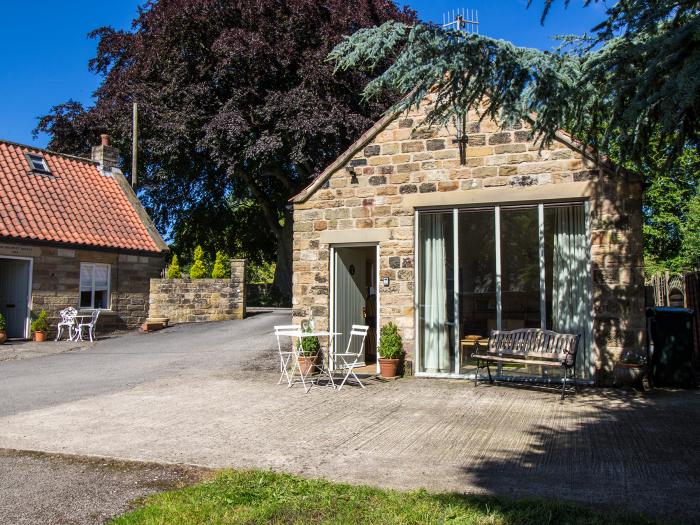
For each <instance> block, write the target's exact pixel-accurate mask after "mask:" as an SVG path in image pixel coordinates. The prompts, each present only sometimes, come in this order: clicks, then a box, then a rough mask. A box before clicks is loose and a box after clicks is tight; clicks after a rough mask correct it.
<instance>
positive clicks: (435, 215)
mask: <svg viewBox="0 0 700 525" xmlns="http://www.w3.org/2000/svg"><path fill="white" fill-rule="evenodd" d="M586 210H587V207H586V204H585V203H583V202H563V203H533V204H527V205H504V206H497V205H492V206H482V207H465V208H458V209H437V210H420V211H419V212H418V219H417V227H418V239H417V246H416V247H417V250H418V256H417V264H418V269H417V275H416V276H417V296H416V298H417V301H418V304H417V308H416V310H417V319H416V321H417V337H418V342H417V347H418V352H417V358H418V368H417V369H418V372H419V373H423V374H458V375H466V374H470V373H472V372H473V370H474V361H473V359H472V358H471V353H472V352H474V348H475V345H476V342H479V344H482V343H485V341H486V340H487V338H488V337H489V334H490V333H491V331H492V330H495V329H498V330H514V329H517V328H544V329H549V330H554V331H556V332H562V333H572V334H581V337H582V339H581V341H582V342H581V345H582V346H581V347H580V348H581V351H580V353H579V356H580V357H578V358H577V360H576V366H577V374H578V375H579V377H583V378H586V377H588V376H589V375H590V373H591V335H592V319H591V300H592V289H591V287H592V283H591V271H590V248H589V239H590V235H589V233H588V222H587V217H588V215H589V213H588V212H587V211H586ZM521 369H522V370H521ZM498 371H499V372H498V373H499V374H503V375H508V376H516V375H517V373H520V372H523V371H525V373H527V374H528V375H531V374H532V373H533V366H531V365H527V366H522V367H518V366H499V367H498ZM545 372H546V373H547V374H548V375H551V371H549V370H543V371H542V373H543V374H544V373H545Z"/></svg>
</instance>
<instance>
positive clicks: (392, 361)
mask: <svg viewBox="0 0 700 525" xmlns="http://www.w3.org/2000/svg"><path fill="white" fill-rule="evenodd" d="M378 353H379V373H380V374H381V376H382V377H396V374H397V371H398V369H399V364H400V363H401V359H402V358H403V354H404V352H403V342H402V341H401V336H400V335H399V329H398V327H397V326H396V325H395V324H394V323H393V322H389V323H387V324H385V325H384V326H382V329H381V331H380V335H379V349H378Z"/></svg>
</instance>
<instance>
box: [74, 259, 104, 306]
mask: <svg viewBox="0 0 700 525" xmlns="http://www.w3.org/2000/svg"><path fill="white" fill-rule="evenodd" d="M109 276H110V266H109V264H97V263H81V264H80V305H79V306H80V308H90V309H107V308H109Z"/></svg>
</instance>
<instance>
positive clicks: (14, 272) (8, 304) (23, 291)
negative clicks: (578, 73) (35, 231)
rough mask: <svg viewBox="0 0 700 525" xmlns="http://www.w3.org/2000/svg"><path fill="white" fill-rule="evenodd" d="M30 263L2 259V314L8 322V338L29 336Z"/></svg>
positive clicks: (0, 271) (0, 268)
mask: <svg viewBox="0 0 700 525" xmlns="http://www.w3.org/2000/svg"><path fill="white" fill-rule="evenodd" d="M28 300H29V261H26V260H22V259H3V258H0V313H2V315H4V316H5V320H6V321H7V337H10V338H23V337H26V336H27V316H28V314H29V308H28V306H29V305H28Z"/></svg>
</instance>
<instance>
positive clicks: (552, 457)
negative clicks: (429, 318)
mask: <svg viewBox="0 0 700 525" xmlns="http://www.w3.org/2000/svg"><path fill="white" fill-rule="evenodd" d="M243 368H245V367H243ZM276 380H277V375H276V374H274V373H272V372H269V371H252V372H251V371H249V370H241V369H240V368H239V369H238V370H236V371H217V372H212V374H211V375H209V376H207V377H204V376H202V375H201V374H200V375H198V376H197V377H188V376H187V375H182V376H178V377H170V378H166V379H160V380H156V381H153V382H148V383H144V384H140V385H138V386H136V387H134V388H131V389H126V390H123V391H119V392H114V393H109V394H105V395H99V396H95V397H90V398H86V399H79V400H74V401H70V402H67V403H64V404H56V405H54V406H49V407H45V408H40V409H37V410H32V411H27V412H21V413H17V414H14V415H9V416H6V417H2V418H0V447H6V448H16V449H30V450H42V451H48V452H61V453H70V454H82V455H93V456H110V457H116V458H124V459H135V460H143V461H155V462H170V463H187V464H195V465H202V466H209V467H259V468H271V469H275V470H284V471H289V472H295V473H300V474H303V475H307V476H314V477H315V476H322V477H326V478H329V479H332V480H342V481H348V482H352V483H369V484H373V485H379V486H385V487H395V488H403V489H406V488H418V487H425V488H428V489H432V490H454V491H465V492H477V493H493V494H501V495H506V496H510V497H528V496H529V497H538V498H561V499H566V500H572V501H578V502H581V503H584V504H587V505H591V506H593V507H596V508H601V507H603V508H605V507H606V506H614V507H617V508H619V507H623V508H628V509H632V510H638V511H643V512H647V513H651V514H659V515H663V516H665V517H667V518H671V519H674V520H690V521H692V520H700V498H698V494H700V454H698V450H700V433H698V431H697V429H698V428H700V393H699V392H693V391H678V392H672V391H656V392H653V393H651V394H647V395H639V394H633V393H624V392H617V391H607V390H592V389H591V390H588V391H586V392H584V393H583V394H582V395H579V396H578V397H577V398H567V399H566V400H564V401H560V400H559V398H558V396H557V395H556V393H553V392H550V391H538V390H533V389H530V388H524V387H523V388H519V387H514V386H491V385H488V384H485V385H480V386H479V387H477V388H474V386H473V384H472V383H470V382H463V381H447V380H419V379H404V380H401V381H396V382H385V383H379V382H370V383H369V384H368V388H367V389H365V390H360V389H358V388H346V389H343V390H342V391H341V392H334V391H332V390H330V389H326V388H315V389H313V390H312V391H311V392H310V393H309V394H304V392H303V390H302V389H301V388H299V387H295V388H292V389H291V390H288V389H287V388H286V386H277V385H275V383H276Z"/></svg>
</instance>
